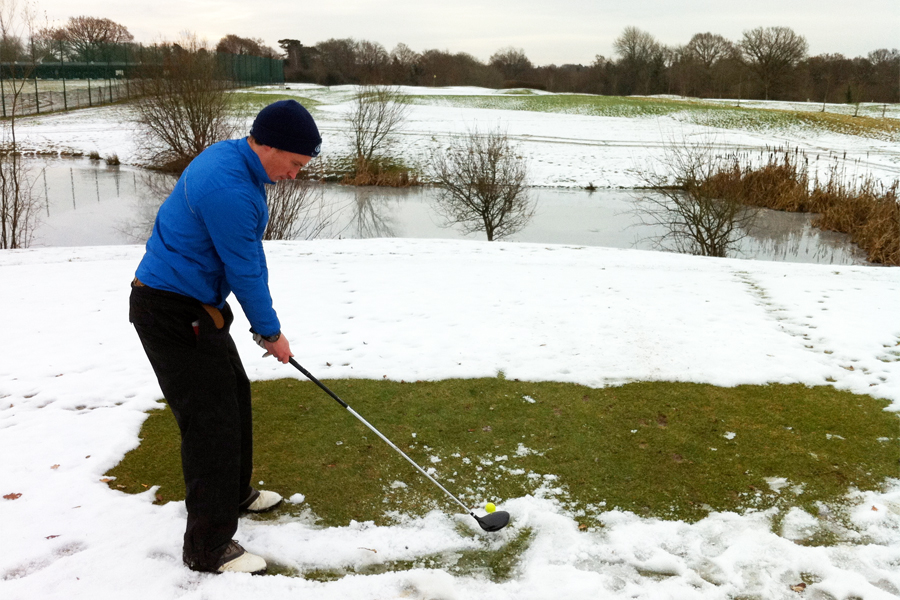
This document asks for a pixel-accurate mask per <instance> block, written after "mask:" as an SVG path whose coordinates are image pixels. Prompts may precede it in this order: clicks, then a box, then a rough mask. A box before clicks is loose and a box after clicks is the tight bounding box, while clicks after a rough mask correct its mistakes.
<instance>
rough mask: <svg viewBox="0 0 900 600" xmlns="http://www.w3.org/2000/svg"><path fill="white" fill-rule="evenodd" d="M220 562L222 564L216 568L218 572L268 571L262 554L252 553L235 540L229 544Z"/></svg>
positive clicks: (252, 572) (255, 572) (254, 573)
mask: <svg viewBox="0 0 900 600" xmlns="http://www.w3.org/2000/svg"><path fill="white" fill-rule="evenodd" d="M220 562H221V563H222V564H221V565H219V568H217V569H216V572H218V573H250V574H253V575H256V574H261V573H265V572H266V561H265V559H264V558H263V557H262V556H257V555H255V554H250V553H249V552H247V551H246V550H244V549H243V548H242V547H241V545H240V544H238V543H237V542H235V541H234V540H232V541H231V543H230V544H228V547H227V548H226V549H225V554H223V555H222V558H221V559H220Z"/></svg>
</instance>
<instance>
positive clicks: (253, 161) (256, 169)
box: [236, 138, 275, 184]
mask: <svg viewBox="0 0 900 600" xmlns="http://www.w3.org/2000/svg"><path fill="white" fill-rule="evenodd" d="M236 141H237V142H238V144H237V146H238V149H239V150H240V152H241V154H242V155H243V156H244V159H245V160H246V161H247V166H248V167H250V174H251V175H253V178H254V179H255V180H256V182H257V183H260V184H262V183H270V184H271V183H275V182H274V181H272V180H271V179H269V175H268V174H267V173H266V169H265V168H264V167H263V165H262V161H261V160H259V155H258V154H257V153H256V152H254V151H253V148H251V147H250V140H248V139H247V138H244V139H241V140H236Z"/></svg>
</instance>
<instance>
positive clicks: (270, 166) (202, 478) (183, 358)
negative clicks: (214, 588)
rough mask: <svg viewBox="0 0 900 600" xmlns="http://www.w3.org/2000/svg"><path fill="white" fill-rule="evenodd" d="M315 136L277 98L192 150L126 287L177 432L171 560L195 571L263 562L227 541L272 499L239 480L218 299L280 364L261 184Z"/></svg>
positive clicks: (237, 379) (243, 448)
mask: <svg viewBox="0 0 900 600" xmlns="http://www.w3.org/2000/svg"><path fill="white" fill-rule="evenodd" d="M321 143H322V138H321V136H320V135H319V130H318V128H317V127H316V124H315V121H314V120H313V118H312V116H310V114H309V112H307V111H306V109H305V108H303V107H302V106H301V105H300V104H299V103H297V102H296V101H294V100H282V101H280V102H275V103H274V104H271V105H269V106H267V107H266V108H264V109H263V110H262V111H260V113H259V115H257V117H256V120H255V121H254V122H253V127H252V128H251V130H250V137H248V138H244V139H238V140H228V141H224V142H219V143H218V144H214V145H212V146H210V147H209V148H207V149H206V150H204V151H203V152H202V153H201V154H200V155H199V156H198V157H197V158H195V159H194V160H193V161H192V162H191V164H190V165H189V166H188V168H187V169H186V170H185V171H184V173H183V174H182V176H181V178H180V179H179V180H178V183H177V184H176V186H175V189H174V190H173V191H172V193H171V195H170V196H169V197H168V198H167V199H166V201H165V202H164V203H163V204H162V206H161V207H160V209H159V213H158V215H157V217H156V222H155V224H154V226H153V233H152V235H151V236H150V239H149V240H148V242H147V248H146V253H145V254H144V258H143V259H142V260H141V263H140V265H139V266H138V268H137V272H136V273H135V279H134V281H133V282H132V290H131V307H130V313H129V320H130V321H131V323H133V324H134V327H135V329H136V330H137V333H138V336H139V337H140V339H141V343H142V345H143V347H144V350H145V352H146V353H147V357H148V358H149V359H150V364H151V365H152V366H153V370H154V371H155V373H156V377H157V379H158V380H159V385H160V388H161V389H162V392H163V394H164V395H165V397H166V401H167V402H168V404H169V407H170V408H171V409H172V413H173V414H174V415H175V419H176V421H177V422H178V428H179V429H180V431H181V464H182V470H183V473H184V483H185V488H186V491H187V494H186V498H185V504H186V506H187V512H188V518H187V529H186V531H185V534H184V554H183V558H184V562H185V564H186V565H187V566H188V567H190V568H191V569H194V570H196V571H210V572H224V571H237V572H248V573H258V572H262V571H265V569H266V562H265V560H263V559H262V558H261V557H259V556H256V555H254V554H251V553H249V552H246V551H245V550H244V549H243V548H242V547H241V546H240V545H239V544H238V543H237V542H236V541H234V540H232V536H233V535H234V533H235V531H237V523H238V516H239V514H240V512H242V511H247V512H262V511H266V510H271V509H273V508H275V507H276V506H277V505H278V504H280V503H281V496H280V495H278V494H277V493H275V492H270V491H257V490H255V489H253V488H252V487H251V486H250V477H251V472H252V469H253V465H252V458H253V441H252V426H251V411H250V382H249V380H248V378H247V375H246V374H245V372H244V367H243V365H242V364H241V359H240V356H238V353H237V349H236V347H235V344H234V341H233V340H232V338H231V335H230V334H229V327H230V325H231V323H232V321H233V318H234V317H233V314H232V312H231V308H230V307H229V305H228V303H227V302H226V301H225V300H226V298H227V297H228V295H229V294H230V293H231V292H232V291H233V292H234V295H235V297H236V298H237V300H238V302H240V304H241V308H242V309H243V311H244V314H245V315H246V316H247V319H248V320H249V321H250V325H251V332H252V333H253V334H254V335H253V338H254V340H255V341H256V342H257V343H258V344H259V345H260V346H262V347H263V348H265V349H266V352H267V353H269V354H272V355H273V356H275V358H277V359H278V360H279V361H281V362H282V363H286V362H288V360H289V359H290V357H291V356H293V355H292V354H291V347H290V344H289V343H288V340H287V338H286V337H285V336H284V335H282V333H281V324H280V322H279V320H278V316H277V315H276V313H275V310H274V308H273V306H272V297H271V295H270V293H269V285H268V269H267V268H266V257H265V254H264V252H263V245H262V238H263V233H264V232H265V229H266V224H267V223H268V219H269V212H268V208H267V205H266V192H265V184H271V183H273V182H275V181H279V180H282V179H293V178H294V177H296V175H297V173H298V172H299V170H300V169H301V168H303V167H304V166H306V164H307V163H308V162H309V161H310V160H311V159H312V158H313V157H315V156H317V155H318V154H319V151H320V148H321Z"/></svg>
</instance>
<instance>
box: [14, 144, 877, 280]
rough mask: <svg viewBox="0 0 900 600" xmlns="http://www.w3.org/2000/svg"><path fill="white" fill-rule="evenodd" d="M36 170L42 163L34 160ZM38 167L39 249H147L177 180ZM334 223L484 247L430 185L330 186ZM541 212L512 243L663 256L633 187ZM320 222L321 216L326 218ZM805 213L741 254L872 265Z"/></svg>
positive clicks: (541, 193)
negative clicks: (442, 211)
mask: <svg viewBox="0 0 900 600" xmlns="http://www.w3.org/2000/svg"><path fill="white" fill-rule="evenodd" d="M36 164H37V162H36ZM40 165H41V166H38V167H36V168H35V169H34V170H33V171H32V173H33V175H34V178H35V179H34V183H35V186H34V191H35V193H36V194H37V195H38V196H40V197H41V202H42V206H41V222H40V224H39V225H38V227H37V229H36V231H35V236H34V241H33V244H32V245H33V246H36V247H41V246H88V245H109V244H123V243H141V242H143V241H144V240H145V239H146V235H147V233H148V232H149V227H150V225H151V224H152V219H153V217H154V215H155V212H156V208H157V207H158V205H159V203H160V202H161V201H162V199H163V198H164V197H165V195H166V193H167V191H168V190H169V189H171V186H172V185H173V183H174V182H173V181H172V180H170V179H169V178H166V177H162V176H159V175H153V174H150V173H147V172H146V171H142V170H140V169H135V168H131V167H126V166H117V167H111V166H107V165H106V164H105V163H104V162H103V161H91V160H89V159H80V160H73V159H52V160H49V161H46V162H44V161H42V162H41V163H40ZM323 187H324V189H323V193H322V198H321V201H320V202H321V205H322V208H321V210H320V211H317V214H318V215H322V214H325V215H327V217H325V219H326V220H327V222H328V223H327V226H326V227H325V228H324V230H323V232H322V234H321V237H342V238H368V237H400V238H447V239H472V240H483V239H485V237H484V234H470V235H468V236H465V235H462V234H461V233H460V232H459V231H457V230H455V229H447V228H443V227H441V226H440V224H439V223H440V217H439V216H438V215H437V213H436V212H435V211H434V210H433V208H432V199H433V197H434V193H435V190H434V189H431V188H411V189H387V188H353V187H346V186H339V185H325V186H323ZM532 191H533V193H534V195H535V197H536V198H537V200H538V202H537V211H536V213H535V216H534V218H533V219H532V221H531V222H530V223H529V225H528V226H527V227H526V228H525V229H523V230H522V231H520V232H519V233H517V234H516V235H515V236H513V237H512V238H511V240H510V241H517V242H533V243H544V244H569V245H584V246H606V247H613V248H638V249H646V250H652V249H657V248H656V245H655V243H654V242H653V241H652V239H653V238H654V237H656V236H658V235H659V234H660V230H659V229H658V228H654V227H649V226H645V225H641V224H640V217H639V216H638V215H637V214H636V213H635V206H634V203H633V197H634V193H633V192H632V191H629V190H598V191H595V192H587V191H582V190H566V189H558V188H535V189H534V190H532ZM317 218H323V217H321V216H319V217H317ZM809 223H810V217H809V216H808V215H803V214H794V213H781V212H776V211H769V210H764V211H762V212H761V214H760V216H759V218H758V220H757V223H756V227H755V228H754V230H753V231H752V232H751V235H750V236H749V237H747V238H745V239H744V240H743V241H742V242H741V246H740V251H739V254H738V255H737V257H739V258H751V259H757V260H783V261H791V262H813V263H826V264H865V261H864V254H863V253H862V252H861V251H860V250H859V249H858V248H856V247H855V246H853V245H852V244H849V243H848V242H847V236H845V235H842V234H835V233H831V232H823V231H819V230H817V229H814V228H813V227H811V226H810V224H809Z"/></svg>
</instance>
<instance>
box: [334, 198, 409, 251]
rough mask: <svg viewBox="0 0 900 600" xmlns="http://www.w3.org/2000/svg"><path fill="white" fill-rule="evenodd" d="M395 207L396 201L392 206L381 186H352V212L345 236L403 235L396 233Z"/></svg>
mask: <svg viewBox="0 0 900 600" xmlns="http://www.w3.org/2000/svg"><path fill="white" fill-rule="evenodd" d="M397 209H399V205H398V203H397V201H395V202H394V203H393V206H392V204H391V199H390V198H389V196H388V194H386V193H385V192H384V190H383V189H382V188H367V187H357V188H354V189H353V204H352V214H351V216H350V224H349V227H348V234H347V236H346V237H355V238H358V239H369V238H379V237H403V236H398V235H397V229H396V223H397V217H396V216H395V215H394V214H393V212H394V211H395V210H397ZM350 232H352V235H351V234H350Z"/></svg>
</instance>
